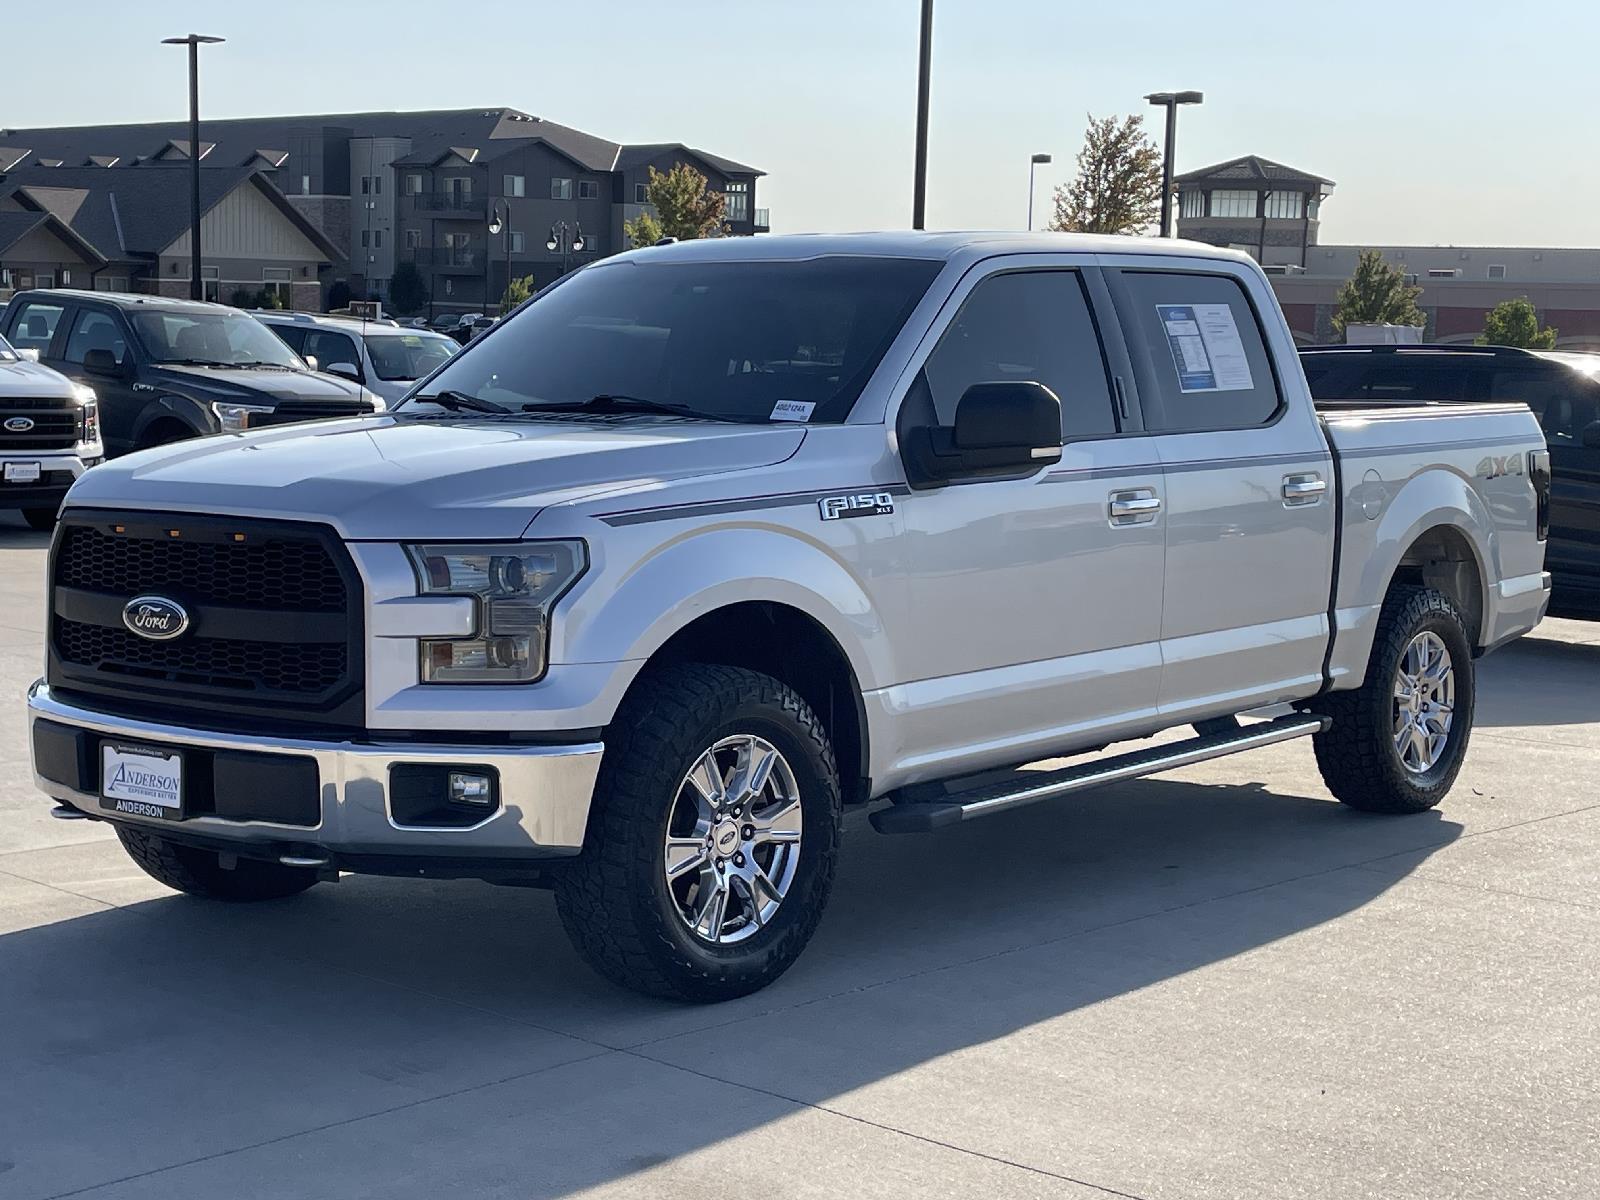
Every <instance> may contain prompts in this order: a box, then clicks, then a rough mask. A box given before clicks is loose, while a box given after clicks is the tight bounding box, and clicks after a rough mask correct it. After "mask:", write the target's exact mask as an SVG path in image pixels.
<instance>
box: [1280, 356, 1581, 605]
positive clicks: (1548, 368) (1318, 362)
mask: <svg viewBox="0 0 1600 1200" xmlns="http://www.w3.org/2000/svg"><path fill="white" fill-rule="evenodd" d="M1300 361H1301V362H1302V364H1304V367H1305V372H1306V379H1307V380H1308V381H1309V383H1310V386H1311V394H1312V395H1313V396H1314V397H1316V398H1317V399H1318V400H1332V399H1350V400H1356V401H1359V402H1361V403H1365V404H1376V403H1386V404H1416V403H1439V402H1447V403H1463V402H1464V403H1483V402H1485V401H1506V400H1511V401H1521V402H1522V403H1524V404H1526V405H1527V406H1528V407H1529V408H1531V409H1532V410H1533V412H1534V415H1535V416H1536V417H1538V418H1539V424H1540V425H1541V426H1542V427H1543V429H1544V436H1545V440H1546V441H1548V442H1549V444H1550V467H1551V470H1552V471H1553V472H1554V475H1555V482H1554V486H1553V487H1552V489H1551V495H1550V548H1549V550H1548V552H1547V555H1546V560H1547V563H1548V565H1549V567H1550V572H1551V574H1552V576H1553V577H1554V580H1555V592H1554V595H1553V596H1552V598H1551V601H1550V611H1551V612H1552V613H1555V614H1556V615H1558V616H1566V617H1579V618H1586V619H1590V620H1595V619H1600V354H1579V353H1573V352H1569V351H1560V350H1518V349H1512V348H1508V347H1503V346H1415V347H1396V346H1328V347H1316V348H1307V349H1305V350H1302V351H1301V352H1300Z"/></svg>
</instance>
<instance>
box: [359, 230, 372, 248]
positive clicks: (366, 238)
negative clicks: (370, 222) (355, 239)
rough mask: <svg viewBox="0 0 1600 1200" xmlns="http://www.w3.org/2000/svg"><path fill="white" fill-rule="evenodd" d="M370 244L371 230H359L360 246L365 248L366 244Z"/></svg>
mask: <svg viewBox="0 0 1600 1200" xmlns="http://www.w3.org/2000/svg"><path fill="white" fill-rule="evenodd" d="M371 244H372V233H371V231H370V230H366V229H363V230H362V231H361V246H362V248H363V249H365V248H366V247H367V246H369V245H371Z"/></svg>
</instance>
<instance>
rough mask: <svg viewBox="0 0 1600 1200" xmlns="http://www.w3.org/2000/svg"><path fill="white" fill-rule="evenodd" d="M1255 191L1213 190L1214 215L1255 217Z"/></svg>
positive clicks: (1212, 211)
mask: <svg viewBox="0 0 1600 1200" xmlns="http://www.w3.org/2000/svg"><path fill="white" fill-rule="evenodd" d="M1256 199H1257V194H1256V193H1255V192H1212V193H1211V215H1212V216H1213V217H1253V216H1255V215H1256Z"/></svg>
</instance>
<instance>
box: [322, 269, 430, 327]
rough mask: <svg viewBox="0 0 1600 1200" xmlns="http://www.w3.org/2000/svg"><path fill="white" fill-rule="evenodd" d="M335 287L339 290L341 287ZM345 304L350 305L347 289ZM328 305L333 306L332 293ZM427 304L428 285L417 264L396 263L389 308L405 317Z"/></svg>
mask: <svg viewBox="0 0 1600 1200" xmlns="http://www.w3.org/2000/svg"><path fill="white" fill-rule="evenodd" d="M333 286H334V287H335V288H337V287H338V286H339V285H338V284H334V285H333ZM344 302H345V304H349V303H350V289H349V288H346V289H345V301H344ZM328 303H329V304H330V305H332V304H333V294H332V292H330V293H329V294H328ZM427 303H428V285H427V284H426V283H425V282H423V279H422V272H421V271H419V270H417V264H416V263H414V262H410V261H408V260H407V261H401V262H397V263H395V265H394V274H393V275H391V276H389V307H390V308H392V309H394V311H395V312H397V313H399V314H400V315H401V316H402V317H405V316H410V315H411V314H412V313H414V312H420V311H421V310H422V309H423V308H424V307H426V305H427ZM334 307H340V306H338V305H335V306H334Z"/></svg>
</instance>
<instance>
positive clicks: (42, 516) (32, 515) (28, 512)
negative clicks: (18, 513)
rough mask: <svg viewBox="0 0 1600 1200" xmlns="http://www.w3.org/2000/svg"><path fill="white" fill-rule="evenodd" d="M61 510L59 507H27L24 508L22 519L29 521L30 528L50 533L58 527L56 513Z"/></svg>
mask: <svg viewBox="0 0 1600 1200" xmlns="http://www.w3.org/2000/svg"><path fill="white" fill-rule="evenodd" d="M60 511H61V510H60V508H59V507H51V508H25V509H23V510H22V519H23V520H24V521H26V522H27V523H28V528H30V529H37V530H38V531H39V532H40V533H49V532H50V531H51V530H52V529H54V528H55V527H56V513H58V512H60Z"/></svg>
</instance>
